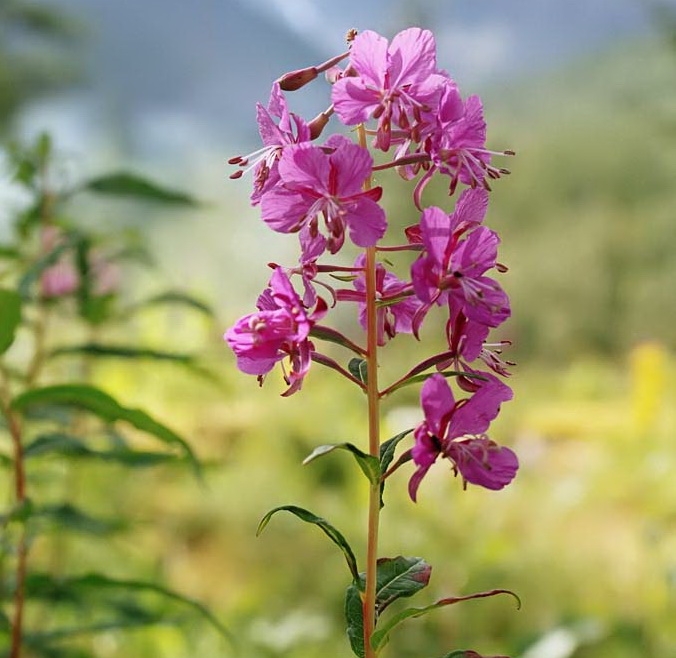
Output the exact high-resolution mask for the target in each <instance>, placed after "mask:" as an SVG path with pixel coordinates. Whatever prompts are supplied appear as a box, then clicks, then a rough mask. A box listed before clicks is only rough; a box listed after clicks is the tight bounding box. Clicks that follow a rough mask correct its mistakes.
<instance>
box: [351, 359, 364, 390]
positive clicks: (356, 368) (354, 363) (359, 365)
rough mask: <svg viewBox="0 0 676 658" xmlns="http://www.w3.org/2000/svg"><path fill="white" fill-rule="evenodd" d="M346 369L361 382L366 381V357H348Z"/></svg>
mask: <svg viewBox="0 0 676 658" xmlns="http://www.w3.org/2000/svg"><path fill="white" fill-rule="evenodd" d="M347 369H348V370H349V371H350V374H351V375H352V376H353V377H354V378H355V379H358V380H359V381H360V382H361V383H362V384H366V383H367V381H366V380H367V378H368V365H367V363H366V359H358V358H354V359H350V362H349V363H348V364H347Z"/></svg>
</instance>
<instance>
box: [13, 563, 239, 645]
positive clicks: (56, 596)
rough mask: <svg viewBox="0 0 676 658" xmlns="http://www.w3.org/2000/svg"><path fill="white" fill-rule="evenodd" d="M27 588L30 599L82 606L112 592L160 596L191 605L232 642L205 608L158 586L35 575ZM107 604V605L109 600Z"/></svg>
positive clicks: (93, 576) (96, 577) (95, 577)
mask: <svg viewBox="0 0 676 658" xmlns="http://www.w3.org/2000/svg"><path fill="white" fill-rule="evenodd" d="M25 587H26V596H27V598H30V599H40V600H45V601H51V602H53V603H63V602H67V603H71V604H74V605H77V606H78V607H82V606H85V607H86V605H91V604H92V603H93V602H96V601H97V600H100V599H101V598H102V597H103V596H105V595H106V593H108V592H113V593H114V592H122V593H126V594H128V593H130V592H133V593H135V594H139V593H143V592H148V593H152V594H157V595H159V596H160V597H162V598H164V599H166V600H169V601H174V602H176V603H179V604H181V605H184V606H187V607H188V608H189V609H191V610H193V611H194V612H196V613H198V614H199V615H200V616H202V617H203V618H204V619H205V620H206V621H208V622H209V623H210V624H211V625H212V626H213V627H214V628H215V629H216V630H218V632H219V633H221V635H223V636H224V637H226V638H228V639H229V640H231V641H232V636H231V634H230V632H229V631H228V630H227V629H226V628H225V626H223V624H221V622H219V621H218V619H216V617H214V615H213V614H212V613H211V612H210V611H209V610H208V609H207V608H206V607H205V606H204V605H202V604H201V603H199V602H198V601H195V600H194V599H191V598H188V597H186V596H183V595H181V594H178V593H177V592H174V591H173V590H170V589H167V588H165V587H162V586H160V585H156V584H155V583H148V582H144V581H139V580H125V579H115V578H109V577H108V576H104V575H103V574H100V573H88V574H84V575H81V576H71V577H65V578H64V577H56V576H53V575H52V574H49V573H35V572H34V573H31V574H29V575H28V576H27V577H26V584H25ZM103 602H104V603H106V601H103Z"/></svg>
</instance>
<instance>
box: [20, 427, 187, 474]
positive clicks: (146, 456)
mask: <svg viewBox="0 0 676 658" xmlns="http://www.w3.org/2000/svg"><path fill="white" fill-rule="evenodd" d="M43 455H65V456H68V457H70V458H75V459H87V458H89V459H98V460H100V461H103V462H113V463H118V464H124V465H125V466H129V467H131V468H146V467H149V466H155V465H157V464H163V463H167V462H176V461H177V460H178V459H179V457H178V456H177V455H175V454H173V453H166V452H150V451H145V450H131V449H130V448H127V447H126V446H116V447H115V448H113V449H111V450H94V449H92V448H90V447H89V446H87V445H86V444H85V443H84V442H83V441H81V440H80V439H78V438H76V437H73V436H70V435H68V434H62V433H58V432H55V433H52V434H42V435H40V436H38V437H37V438H36V439H35V440H34V441H33V442H32V443H29V444H28V445H27V446H26V448H25V449H24V458H25V459H31V458H34V457H41V456H43Z"/></svg>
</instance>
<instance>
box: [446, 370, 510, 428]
mask: <svg viewBox="0 0 676 658" xmlns="http://www.w3.org/2000/svg"><path fill="white" fill-rule="evenodd" d="M475 374H478V375H481V377H483V378H485V381H482V380H479V379H477V381H478V382H480V388H479V389H478V390H477V391H476V393H474V395H472V397H470V398H469V399H467V401H466V402H464V404H458V405H457V408H456V410H455V413H454V414H453V417H452V418H451V422H450V425H449V429H448V436H449V437H451V438H455V437H460V436H466V435H475V434H483V433H484V432H486V430H488V426H489V425H490V423H491V421H492V420H494V419H495V417H496V416H497V415H498V413H499V411H500V405H501V404H502V403H503V402H506V401H507V400H511V399H512V395H513V394H512V389H511V388H510V387H509V386H507V384H504V383H503V382H501V381H500V380H499V379H498V378H497V377H495V376H494V375H491V374H489V373H486V372H476V373H475ZM439 376H441V375H439Z"/></svg>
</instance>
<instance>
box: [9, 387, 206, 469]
mask: <svg viewBox="0 0 676 658" xmlns="http://www.w3.org/2000/svg"><path fill="white" fill-rule="evenodd" d="M49 405H61V406H68V407H75V408H76V409H82V410H84V411H89V412H90V413H93V414H94V415H96V416H98V417H99V418H101V419H102V420H103V421H105V422H109V423H114V422H116V421H125V422H127V423H130V424H131V425H133V426H134V427H135V428H136V429H138V430H141V431H142V432H147V433H148V434H150V435H152V436H154V437H155V438H157V439H159V440H160V441H162V442H164V443H166V444H169V445H175V446H178V447H179V448H180V449H181V450H182V452H183V453H184V455H185V456H186V458H187V459H188V460H189V461H190V462H191V463H192V465H193V467H194V468H195V470H196V472H197V473H198V474H199V463H198V461H197V459H196V457H195V455H194V453H193V452H192V450H191V448H190V446H189V445H188V443H187V442H186V441H185V440H184V439H183V438H181V437H180V436H179V435H178V434H176V433H175V432H174V431H173V430H171V429H169V428H168V427H167V426H166V425H163V424H162V423H159V422H158V421H156V420H155V419H154V418H152V417H151V416H150V415H148V414H147V413H146V412H145V411H143V410H141V409H133V408H130V407H124V406H122V405H121V404H119V403H118V402H117V401H116V400H115V399H114V398H112V397H111V396H110V395H108V394H107V393H104V392H103V391H101V390H100V389H98V388H96V387H94V386H90V385H88V384H61V385H55V386H46V387H44V388H37V389H33V390H30V391H26V392H25V393H23V394H21V395H19V396H18V397H16V398H14V400H13V401H12V407H13V408H14V409H16V410H17V411H20V412H23V413H25V412H28V411H30V410H31V409H34V408H36V407H44V406H49Z"/></svg>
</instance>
